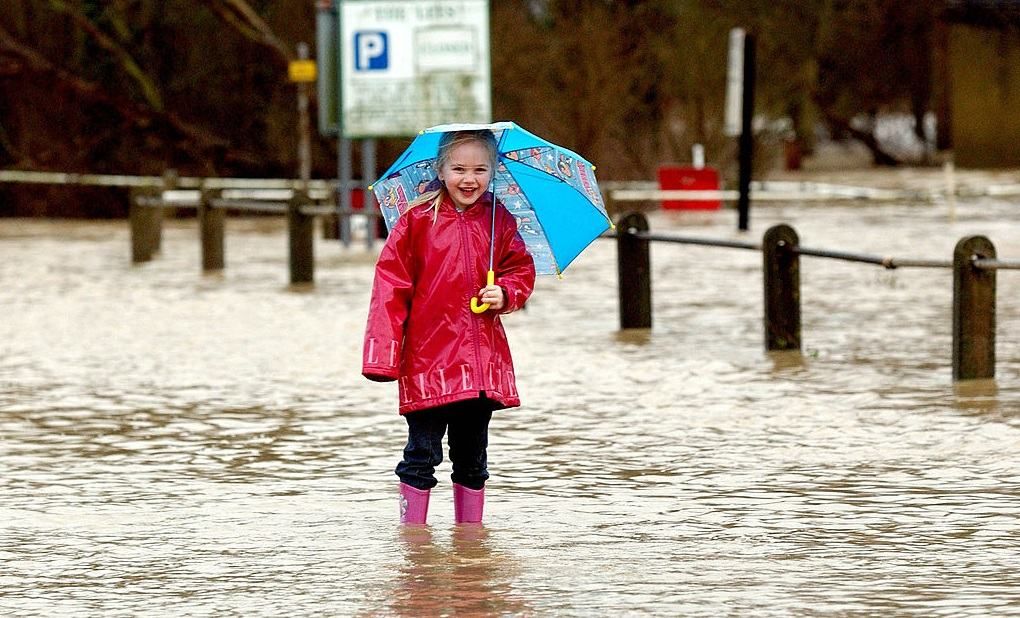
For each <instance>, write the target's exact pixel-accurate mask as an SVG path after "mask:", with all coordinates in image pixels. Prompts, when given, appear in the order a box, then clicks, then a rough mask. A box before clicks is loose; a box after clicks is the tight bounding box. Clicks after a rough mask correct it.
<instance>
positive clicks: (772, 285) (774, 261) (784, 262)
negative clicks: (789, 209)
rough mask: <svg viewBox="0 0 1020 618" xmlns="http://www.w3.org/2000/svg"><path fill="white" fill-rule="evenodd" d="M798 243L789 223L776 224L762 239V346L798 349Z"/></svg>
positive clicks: (768, 348)
mask: <svg viewBox="0 0 1020 618" xmlns="http://www.w3.org/2000/svg"><path fill="white" fill-rule="evenodd" d="M799 243H800V239H799V238H798V237H797V232H796V231H794V229H793V228H792V227H790V226H789V225H785V224H782V225H775V226H773V227H770V228H769V229H768V231H766V232H765V237H764V239H763V240H762V255H763V257H764V275H765V277H764V278H765V349H766V350H769V351H772V350H800V256H799V255H798V254H797V252H796V248H797V246H798V245H799Z"/></svg>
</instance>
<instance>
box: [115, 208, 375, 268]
mask: <svg viewBox="0 0 1020 618" xmlns="http://www.w3.org/2000/svg"><path fill="white" fill-rule="evenodd" d="M324 197H327V196H323V195H322V194H321V192H312V191H307V192H306V191H304V190H302V189H299V188H291V189H280V188H277V189H264V188H261V189H253V188H233V189H224V190H215V189H208V188H206V189H202V190H200V191H195V190H181V189H169V190H159V189H158V188H156V189H153V188H147V189H133V190H132V196H131V210H130V215H129V219H130V225H131V261H132V262H133V263H136V264H137V263H142V262H148V261H150V260H152V258H153V256H154V255H155V254H156V253H157V252H158V251H159V249H160V245H161V243H162V225H163V211H164V210H165V209H166V208H195V209H196V210H197V216H198V228H199V239H200V242H201V247H202V270H203V271H206V272H208V271H217V270H223V268H225V266H226V252H225V250H224V237H225V234H224V228H225V225H226V216H225V215H226V211H227V210H243V211H247V212H261V213H267V214H280V215H285V216H286V217H287V232H288V247H289V268H290V282H291V283H311V282H312V281H313V280H314V276H315V256H314V242H313V240H312V234H313V230H314V226H315V224H314V221H315V218H316V217H323V218H324V230H325V229H326V228H327V224H326V223H325V222H326V221H328V220H329V218H331V217H339V218H340V220H341V221H349V220H350V219H351V218H352V217H353V216H355V215H357V216H360V217H363V218H364V219H365V220H366V225H365V237H366V244H367V248H368V249H371V248H372V245H373V242H374V239H375V236H376V234H375V233H374V231H373V229H372V224H373V223H374V222H376V221H377V220H378V218H379V216H380V215H379V214H378V213H377V212H376V211H375V209H364V210H353V209H338V208H337V207H336V206H334V205H332V204H323V203H321V200H322V199H324ZM338 211H339V212H338ZM334 223H335V221H334ZM326 236H327V238H329V237H331V236H329V235H328V234H327V235H326ZM332 237H333V238H335V236H332Z"/></svg>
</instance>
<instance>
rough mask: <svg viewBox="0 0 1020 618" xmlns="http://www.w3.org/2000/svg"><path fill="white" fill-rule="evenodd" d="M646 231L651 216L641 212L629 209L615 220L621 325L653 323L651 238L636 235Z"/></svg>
mask: <svg viewBox="0 0 1020 618" xmlns="http://www.w3.org/2000/svg"><path fill="white" fill-rule="evenodd" d="M647 231H648V219H647V218H645V216H644V215H643V214H641V213H639V212H632V213H628V214H627V215H626V216H624V217H623V218H622V219H620V221H619V222H618V223H617V224H616V260H617V272H618V277H619V288H620V328H621V329H626V328H651V327H652V269H651V258H650V255H649V242H648V241H647V240H644V239H642V238H639V237H638V236H636V233H637V232H647Z"/></svg>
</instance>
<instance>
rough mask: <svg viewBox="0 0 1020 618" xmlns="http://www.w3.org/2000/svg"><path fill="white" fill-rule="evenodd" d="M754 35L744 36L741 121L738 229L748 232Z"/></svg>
mask: <svg viewBox="0 0 1020 618" xmlns="http://www.w3.org/2000/svg"><path fill="white" fill-rule="evenodd" d="M754 67H755V60H754V35H753V34H751V33H750V32H748V33H747V34H746V35H745V36H744V94H743V107H742V109H741V121H740V141H739V145H740V153H739V155H738V163H739V168H740V170H739V181H738V182H739V185H738V190H739V193H740V197H739V198H738V200H737V211H738V217H739V221H738V224H737V227H738V229H740V230H741V231H744V232H746V231H747V230H748V226H749V219H750V210H751V173H752V168H753V166H754V127H753V126H752V125H753V120H754V78H755V75H754Z"/></svg>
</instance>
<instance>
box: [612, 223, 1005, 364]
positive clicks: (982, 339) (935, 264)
mask: <svg viewBox="0 0 1020 618" xmlns="http://www.w3.org/2000/svg"><path fill="white" fill-rule="evenodd" d="M616 229H617V232H616V234H615V237H616V241H617V269H618V273H619V282H620V283H619V299H620V328H622V329H629V328H651V326H652V281H651V257H650V251H649V246H650V243H652V242H668V243H679V244H691V245H703V246H712V247H722V248H732V249H745V250H751V251H760V252H761V253H762V266H763V280H764V293H765V311H764V313H765V315H764V330H765V348H766V349H767V350H770V351H772V350H797V351H799V350H800V349H801V319H800V304H801V302H800V257H801V256H811V257H819V258H828V259H838V260H844V261H850V262H860V263H865V264H875V265H879V266H882V267H883V268H887V269H894V268H951V269H953V316H952V319H953V352H952V354H953V359H952V360H953V379H954V380H971V379H979V378H994V377H995V296H996V272H997V271H999V270H1020V261H1016V260H1013V261H1007V260H999V259H998V257H997V256H996V252H995V246H994V245H993V244H992V242H991V241H990V240H988V238H986V237H984V236H967V237H964V238H962V239H960V241H959V242H957V244H956V248H955V250H954V252H953V259H952V260H930V259H904V258H894V257H889V256H877V255H868V254H860V253H848V252H844V251H831V250H826V249H812V248H808V247H802V246H801V245H800V238H799V237H798V235H797V232H796V231H795V230H794V229H793V228H792V227H790V226H789V225H786V224H781V225H776V226H773V227H771V228H769V229H768V230H767V231H766V232H765V235H764V237H763V239H762V242H761V243H753V242H740V241H731V240H720V239H711V238H694V237H686V236H679V235H673V234H656V233H652V232H650V231H649V228H648V219H647V218H646V217H645V215H643V214H642V213H638V212H631V213H628V214H626V215H624V216H623V217H621V218H620V220H619V221H618V222H617V224H616Z"/></svg>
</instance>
